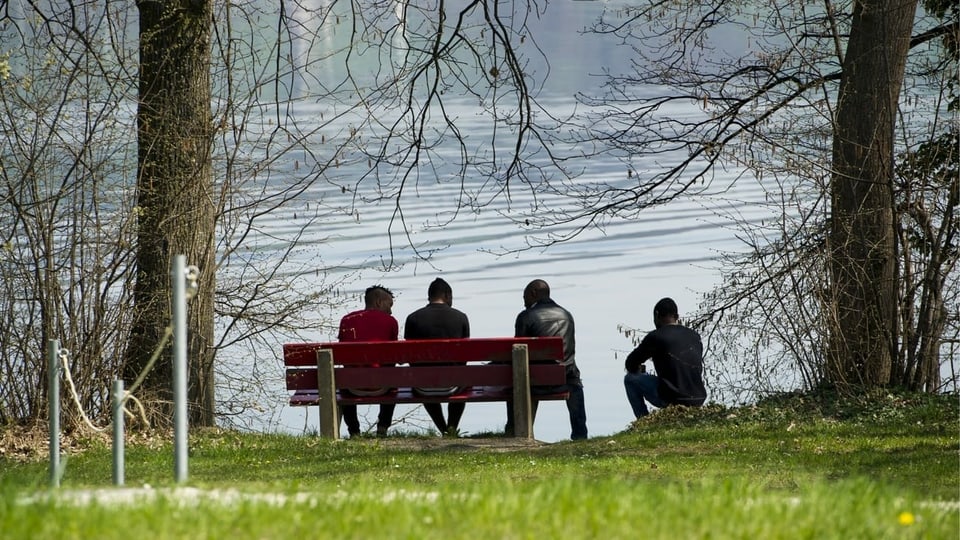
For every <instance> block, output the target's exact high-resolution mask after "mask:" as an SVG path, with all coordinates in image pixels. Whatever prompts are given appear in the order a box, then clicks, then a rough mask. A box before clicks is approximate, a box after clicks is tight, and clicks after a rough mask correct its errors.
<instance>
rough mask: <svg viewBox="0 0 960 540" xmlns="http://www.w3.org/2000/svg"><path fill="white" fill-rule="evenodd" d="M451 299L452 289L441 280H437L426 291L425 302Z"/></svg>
mask: <svg viewBox="0 0 960 540" xmlns="http://www.w3.org/2000/svg"><path fill="white" fill-rule="evenodd" d="M452 297H453V288H451V287H450V284H449V283H447V282H446V280H444V279H443V278H437V279H435V280H433V282H431V283H430V287H429V288H428V289H427V300H443V299H445V298H452Z"/></svg>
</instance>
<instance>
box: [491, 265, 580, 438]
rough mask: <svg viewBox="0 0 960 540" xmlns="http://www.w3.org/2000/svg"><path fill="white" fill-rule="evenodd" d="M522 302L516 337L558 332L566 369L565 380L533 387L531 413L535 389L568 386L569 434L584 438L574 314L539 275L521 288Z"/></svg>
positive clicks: (509, 425)
mask: <svg viewBox="0 0 960 540" xmlns="http://www.w3.org/2000/svg"><path fill="white" fill-rule="evenodd" d="M523 305H524V306H525V307H526V309H524V310H523V311H521V312H520V314H519V315H517V321H516V324H515V333H514V335H515V336H516V337H546V336H560V337H562V338H563V365H564V366H566V370H567V383H566V384H565V385H561V386H560V387H536V386H535V387H533V388H532V392H533V397H534V401H533V414H534V417H536V411H537V401H536V394H537V392H538V391H539V392H541V393H542V392H558V391H564V390H567V391H569V392H570V397H569V399H567V411H568V412H569V414H570V429H571V433H570V438H571V439H574V440H577V439H586V438H587V412H586V409H585V407H584V401H583V383H582V382H581V380H580V370H579V369H578V368H577V363H576V360H575V358H574V356H575V353H576V340H575V338H574V324H573V316H572V315H570V312H569V311H567V310H565V309H563V308H562V307H560V305H558V304H557V303H556V302H554V301H553V300H552V299H551V298H550V286H549V285H548V284H547V282H546V281H544V280H542V279H535V280H533V281H531V282H530V283H529V284H528V285H527V286H526V288H524V289H523ZM506 432H507V434H511V433H512V432H513V403H511V402H507V425H506Z"/></svg>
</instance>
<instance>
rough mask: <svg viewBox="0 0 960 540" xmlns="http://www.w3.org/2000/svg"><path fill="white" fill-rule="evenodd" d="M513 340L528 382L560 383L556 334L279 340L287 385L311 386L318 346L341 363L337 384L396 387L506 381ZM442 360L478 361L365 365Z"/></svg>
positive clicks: (560, 347)
mask: <svg viewBox="0 0 960 540" xmlns="http://www.w3.org/2000/svg"><path fill="white" fill-rule="evenodd" d="M514 345H526V346H527V355H528V359H529V362H530V364H531V365H530V378H531V383H532V384H535V385H538V384H546V385H556V384H563V383H564V374H563V373H564V369H563V367H562V366H560V365H559V364H558V362H560V361H562V360H563V339H562V338H560V337H545V338H468V339H436V340H403V341H369V342H330V343H288V344H284V346H283V359H284V365H286V367H287V373H286V381H287V389H288V390H295V391H305V390H306V391H309V390H312V389H316V387H317V371H316V369H317V352H318V351H319V350H321V349H326V350H330V351H331V352H332V353H333V361H334V363H335V364H337V365H338V366H342V367H338V368H337V369H336V372H337V375H336V378H335V385H336V387H337V388H355V387H358V386H363V385H364V384H369V383H370V377H371V376H375V377H376V379H377V385H384V386H397V387H399V386H431V385H437V384H454V385H468V384H472V385H488V386H495V385H506V386H508V385H510V383H511V381H512V376H513V375H512V370H511V366H510V364H511V362H512V358H513V346H514ZM444 362H475V363H476V362H483V363H484V364H482V365H467V366H435V368H442V369H430V370H425V369H413V370H411V369H407V368H392V367H379V368H370V367H369V366H370V365H371V364H381V365H389V364H410V365H418V366H423V365H427V366H429V365H431V364H434V365H435V364H437V363H444ZM488 363H494V364H498V365H487V364H488ZM537 363H541V364H540V365H538V364H537ZM478 368H479V369H478ZM371 369H375V370H376V371H375V372H373V371H371Z"/></svg>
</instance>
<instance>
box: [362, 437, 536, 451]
mask: <svg viewBox="0 0 960 540" xmlns="http://www.w3.org/2000/svg"><path fill="white" fill-rule="evenodd" d="M361 444H364V443H363V442H361ZM369 444H378V445H380V446H383V447H387V448H396V449H401V450H446V451H457V450H462V451H465V452H470V451H477V450H484V451H492V452H510V451H515V450H535V449H538V448H543V447H546V446H549V445H550V443H545V442H542V441H538V440H535V439H520V438H514V437H485V438H473V437H465V438H453V437H425V438H421V437H386V438H383V439H371V440H370V443H369Z"/></svg>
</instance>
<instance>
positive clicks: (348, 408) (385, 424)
mask: <svg viewBox="0 0 960 540" xmlns="http://www.w3.org/2000/svg"><path fill="white" fill-rule="evenodd" d="M396 407H397V406H396V405H395V404H393V403H383V404H381V405H380V414H379V415H378V416H377V434H378V435H385V434H386V433H387V429H388V428H389V427H390V424H392V423H393V410H394V409H395V408H396ZM340 415H341V416H343V421H344V423H346V424H347V433H349V434H350V436H351V437H353V436H354V435H359V434H360V419H359V418H358V417H357V406H356V405H341V406H340Z"/></svg>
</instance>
